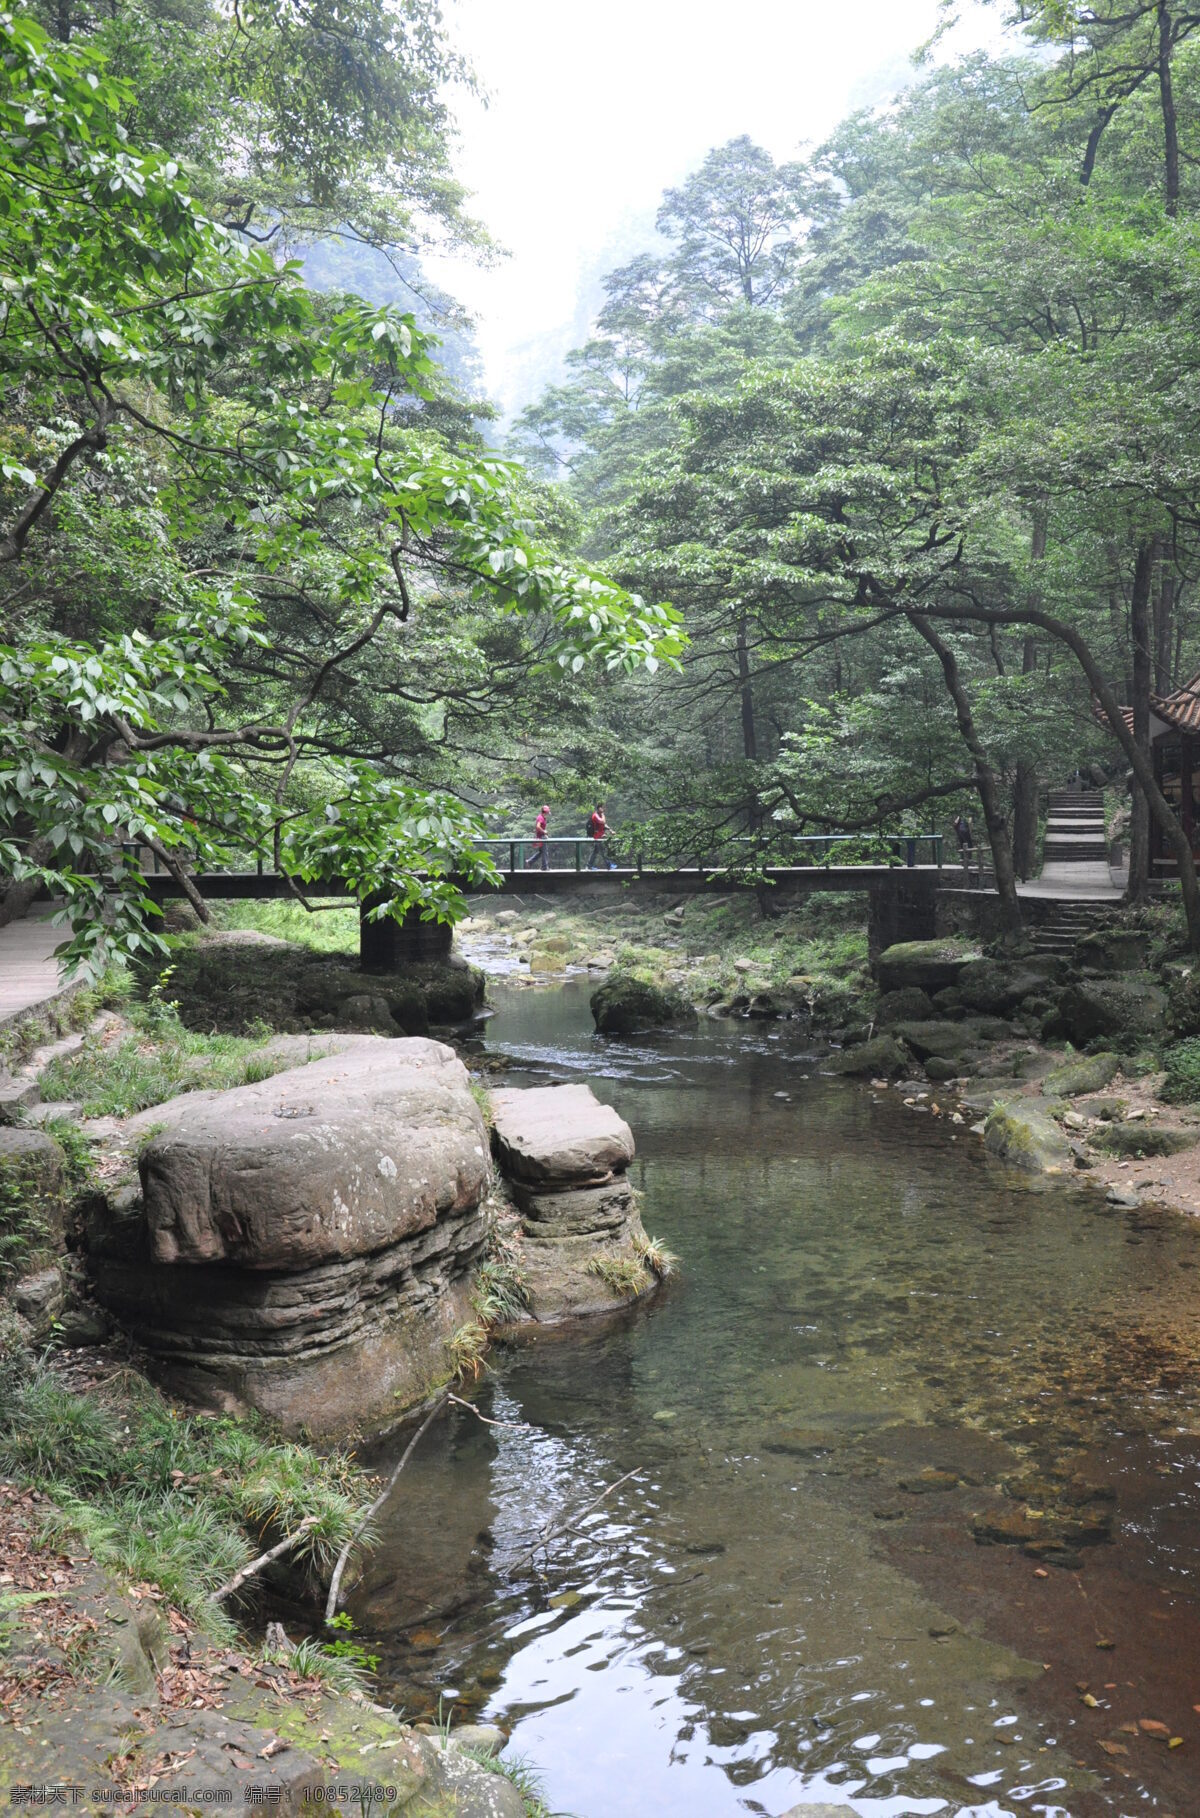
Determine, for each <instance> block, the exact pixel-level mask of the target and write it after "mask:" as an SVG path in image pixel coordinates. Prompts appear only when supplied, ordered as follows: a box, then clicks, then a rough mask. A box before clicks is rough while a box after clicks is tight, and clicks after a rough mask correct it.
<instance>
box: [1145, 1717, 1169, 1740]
mask: <svg viewBox="0 0 1200 1818" xmlns="http://www.w3.org/2000/svg"><path fill="white" fill-rule="evenodd" d="M1138 1729H1139V1730H1142V1731H1143V1732H1144V1733H1145V1734H1146V1735H1147V1736H1169V1735H1170V1734H1171V1732H1170V1730H1169V1729H1168V1728H1167V1726H1166V1724H1165V1723H1160V1722H1159V1721H1158V1718H1157V1717H1139V1718H1138Z"/></svg>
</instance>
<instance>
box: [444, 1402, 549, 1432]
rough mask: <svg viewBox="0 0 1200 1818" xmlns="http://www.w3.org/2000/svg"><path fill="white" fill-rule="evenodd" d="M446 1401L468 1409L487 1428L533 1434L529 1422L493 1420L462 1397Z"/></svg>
mask: <svg viewBox="0 0 1200 1818" xmlns="http://www.w3.org/2000/svg"><path fill="white" fill-rule="evenodd" d="M446 1400H447V1401H452V1402H453V1403H454V1405H455V1407H456V1408H466V1409H467V1410H468V1411H469V1412H470V1413H472V1414H474V1416H475V1418H476V1420H481V1421H482V1422H483V1424H484V1426H485V1427H510V1428H511V1429H512V1431H513V1432H514V1433H532V1432H533V1427H532V1426H531V1425H530V1423H529V1421H527V1420H493V1419H492V1418H491V1416H490V1415H487V1414H484V1413H483V1412H482V1411H481V1410H480V1409H479V1408H477V1407H476V1406H475V1403H474V1402H473V1401H464V1400H463V1398H462V1396H461V1395H448V1396H447V1397H446Z"/></svg>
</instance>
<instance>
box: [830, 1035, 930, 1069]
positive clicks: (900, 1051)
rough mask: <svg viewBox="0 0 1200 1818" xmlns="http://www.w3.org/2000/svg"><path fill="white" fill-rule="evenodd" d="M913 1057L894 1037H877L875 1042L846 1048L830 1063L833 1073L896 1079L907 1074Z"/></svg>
mask: <svg viewBox="0 0 1200 1818" xmlns="http://www.w3.org/2000/svg"><path fill="white" fill-rule="evenodd" d="M911 1061H912V1057H911V1055H910V1054H909V1052H908V1049H907V1048H904V1047H901V1045H900V1043H899V1042H898V1041H897V1040H896V1038H895V1036H892V1035H877V1036H875V1038H874V1040H872V1041H869V1042H860V1043H859V1044H858V1046H857V1047H856V1048H846V1049H845V1050H844V1051H843V1052H842V1053H841V1054H835V1055H834V1056H833V1058H832V1060H831V1061H830V1062H829V1070H830V1072H831V1073H851V1074H861V1075H864V1076H865V1075H867V1074H871V1075H878V1076H879V1077H880V1078H881V1079H894V1078H895V1077H896V1075H897V1074H899V1073H905V1072H907V1071H908V1068H909V1066H910V1065H911Z"/></svg>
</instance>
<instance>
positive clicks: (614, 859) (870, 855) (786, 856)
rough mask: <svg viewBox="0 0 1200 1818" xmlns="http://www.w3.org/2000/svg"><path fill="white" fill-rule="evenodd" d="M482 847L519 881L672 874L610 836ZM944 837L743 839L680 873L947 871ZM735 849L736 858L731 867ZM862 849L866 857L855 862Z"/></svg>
mask: <svg viewBox="0 0 1200 1818" xmlns="http://www.w3.org/2000/svg"><path fill="white" fill-rule="evenodd" d="M479 844H480V845H481V846H482V847H483V849H484V851H486V852H487V853H488V855H489V856H490V857H491V859H492V860H493V862H494V864H495V865H496V868H497V870H499V871H503V872H506V873H508V874H509V875H515V874H516V873H517V872H519V871H534V870H547V871H578V872H581V873H582V872H584V871H588V870H598V869H606V868H610V867H611V868H612V869H614V870H618V871H633V872H636V873H637V875H638V876H639V877H640V876H642V874H643V873H644V872H645V871H668V870H670V869H672V867H671V866H670V865H669V864H661V863H659V864H655V863H649V864H648V863H647V862H646V861H645V859H644V858H643V857H642V855H641V854H640V853H634V854H630V853H629V852H628V851H627V850H626V848H625V847H624V846H623V845H622V843H621V841H620V840H619V839H614V838H613V837H612V835H611V834H610V835H609V836H608V837H607V838H605V839H603V840H601V841H599V842H598V848H599V849H597V842H596V841H594V840H590V839H586V838H585V839H570V838H564V837H561V836H558V835H553V834H548V835H547V836H546V838H545V839H544V840H539V839H537V838H536V836H534V835H533V834H520V835H507V834H505V835H500V836H496V837H489V838H487V839H483V840H480V842H479ZM942 846H943V835H942V834H940V833H888V834H862V833H805V834H784V835H782V836H779V837H777V838H776V839H775V840H774V841H773V842H772V843H771V845H769V846H766V845H764V844H763V843H762V842H761V841H759V840H756V839H754V838H753V837H752V836H751V835H743V836H741V837H740V838H738V839H734V840H730V841H729V842H727V844H726V846H725V847H723V848H722V850H721V852H720V853H719V854H710V855H709V856H708V857H707V858H705V859H702V860H700V861H698V862H697V861H696V860H693V861H692V862H691V864H689V865H687V866H683V867H679V868H680V869H686V870H693V871H694V870H700V871H724V870H730V869H736V868H738V866H739V865H742V866H746V867H748V868H751V869H752V868H753V866H754V865H755V864H760V865H762V866H763V867H765V868H770V867H772V866H783V865H789V866H807V865H813V866H820V867H823V868H825V869H828V868H829V866H831V865H836V864H853V865H858V864H862V865H874V864H879V863H880V862H881V858H882V862H884V863H887V864H895V865H897V866H907V867H909V868H912V867H913V866H916V865H919V864H929V865H939V866H940V865H941V863H942ZM731 848H732V849H733V852H734V854H735V855H736V856H734V858H733V863H732V864H731ZM854 848H857V850H858V853H859V854H862V855H863V856H861V857H860V856H857V855H856V856H854V857H851V855H850V850H848V849H854Z"/></svg>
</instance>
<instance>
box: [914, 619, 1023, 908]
mask: <svg viewBox="0 0 1200 1818" xmlns="http://www.w3.org/2000/svg"><path fill="white" fill-rule="evenodd" d="M907 616H908V619H909V621H910V623H911V624H912V625H913V626H914V628H915V629H916V630H917V631H918V632H919V633H920V635H921V636H922V637H923V638H924V640H925V642H926V643H927V644H928V645H929V648H930V649H931V650H932V651H933V652H934V654H935V655H936V656H937V659H938V661H939V663H940V664H941V666H942V674H943V676H944V677H945V679H946V688H947V690H948V692H949V695H950V698H951V700H952V701H953V702H954V712H955V714H956V716H957V719H958V730H959V732H960V734H961V735H962V741H963V744H964V745H965V746H966V748H967V750H968V751H969V752H970V754H971V762H972V764H973V765H974V767H975V787H976V788H977V789H978V791H979V801H980V806H981V807H982V809H983V819H984V825H985V826H986V827H987V835H988V844H989V845H990V847H991V849H992V864H993V866H994V867H995V872H996V890H997V893H998V894H999V897H1000V920H1001V923H1002V924H1003V926H1004V928H1005V929H1006V930H1008V931H1009V932H1010V933H1017V932H1018V931H1019V930H1020V928H1021V902H1020V898H1019V897H1018V896H1017V882H1016V878H1015V876H1014V874H1013V858H1012V846H1011V845H1010V843H1009V838H1008V828H1007V827H1006V826H1005V824H1004V813H1003V810H1002V809H1001V806H1000V788H999V783H998V780H997V777H996V773H995V771H994V770H993V769H992V767H991V765H990V763H989V762H988V757H987V752H986V751H985V750H984V748H983V742H982V740H981V739H980V737H979V733H978V730H977V728H976V725H975V716H974V714H973V713H972V712H971V702H970V698H969V696H968V694H967V691H966V689H965V688H964V687H963V684H962V677H961V676H960V675H959V672H958V663H957V661H956V659H955V656H954V652H953V651H952V650H951V649H950V648H949V646H948V645H947V644H944V643H943V642H942V640H941V638H940V637H939V636H938V634H937V632H936V631H935V630H934V629H933V626H932V625H931V624H930V623H929V620H928V619H927V618H925V617H924V616H923V615H922V614H921V613H919V612H910V613H909V614H908V615H907Z"/></svg>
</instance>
